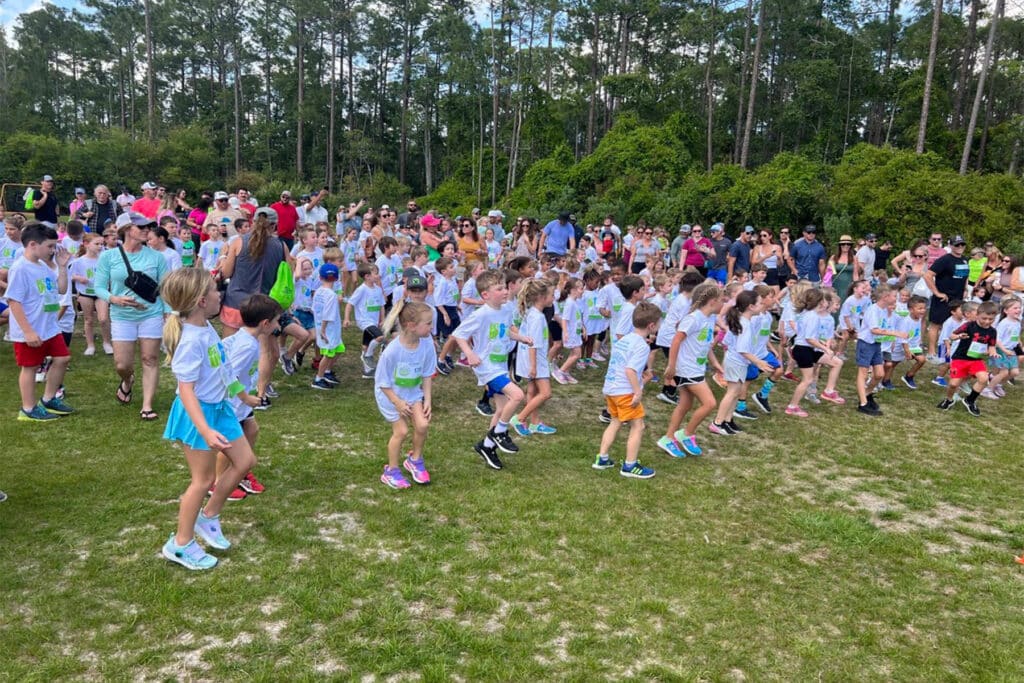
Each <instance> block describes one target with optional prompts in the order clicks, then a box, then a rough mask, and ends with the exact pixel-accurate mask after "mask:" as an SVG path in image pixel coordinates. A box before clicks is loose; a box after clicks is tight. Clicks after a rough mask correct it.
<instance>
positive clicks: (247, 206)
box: [238, 204, 256, 219]
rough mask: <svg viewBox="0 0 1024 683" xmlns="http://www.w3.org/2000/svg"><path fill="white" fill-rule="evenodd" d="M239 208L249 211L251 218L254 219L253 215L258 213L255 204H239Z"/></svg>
mask: <svg viewBox="0 0 1024 683" xmlns="http://www.w3.org/2000/svg"><path fill="white" fill-rule="evenodd" d="M238 208H239V209H245V210H246V211H248V212H249V218H250V219H252V217H253V216H255V215H256V205H255V204H239V205H238Z"/></svg>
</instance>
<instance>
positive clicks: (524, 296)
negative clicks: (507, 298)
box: [518, 278, 551, 318]
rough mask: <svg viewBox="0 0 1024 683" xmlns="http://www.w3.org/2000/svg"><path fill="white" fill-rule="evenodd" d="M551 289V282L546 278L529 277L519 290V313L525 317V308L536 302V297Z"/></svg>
mask: <svg viewBox="0 0 1024 683" xmlns="http://www.w3.org/2000/svg"><path fill="white" fill-rule="evenodd" d="M550 291H551V284H550V283H548V282H547V279H546V278H530V281H529V282H527V283H526V284H525V285H523V288H522V289H520V290H519V297H518V302H519V313H520V315H522V316H523V317H524V318H525V317H526V309H528V308H530V307H531V306H533V305H534V304H536V303H537V299H539V298H541V297H542V296H544V295H546V294H547V293H548V292H550Z"/></svg>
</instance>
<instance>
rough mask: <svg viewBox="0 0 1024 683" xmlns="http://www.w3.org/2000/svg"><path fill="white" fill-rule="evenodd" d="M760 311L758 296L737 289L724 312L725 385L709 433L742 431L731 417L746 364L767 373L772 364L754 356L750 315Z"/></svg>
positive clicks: (743, 378)
mask: <svg viewBox="0 0 1024 683" xmlns="http://www.w3.org/2000/svg"><path fill="white" fill-rule="evenodd" d="M760 312H761V297H759V296H758V295H757V294H756V293H754V292H749V291H745V292H740V293H739V294H737V295H736V303H735V304H734V305H733V307H732V308H730V309H729V312H728V313H726V318H725V325H726V328H727V330H728V331H729V332H730V333H731V337H732V339H731V340H730V341H731V343H729V347H728V349H727V350H726V352H725V363H724V366H725V368H724V372H723V373H722V374H723V375H725V381H726V383H727V388H726V391H725V396H723V397H722V402H721V403H719V404H718V413H717V414H716V416H715V420H714V421H713V422H712V423H711V424H709V425H708V430H709V431H711V433H712V434H719V435H721V436H733V435H734V434H739V433H740V432H742V431H743V430H742V429H740V428H739V426H737V424H736V422H735V420H733V410H735V408H736V402H737V401H738V400H739V397H740V391H741V390H742V389H743V383H744V382H746V380H747V366H748V365H750V364H751V363H753V364H754V365H756V366H757V367H758V368H760V369H761V371H762V372H770V371H771V369H772V368H771V366H770V365H768V363H766V362H764V361H763V360H761V359H760V358H758V357H757V356H756V355H754V351H755V348H754V333H755V330H754V325H753V324H752V323H751V318H753V317H754V316H755V315H757V314H758V313H760Z"/></svg>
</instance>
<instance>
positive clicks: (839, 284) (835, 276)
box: [825, 235, 854, 300]
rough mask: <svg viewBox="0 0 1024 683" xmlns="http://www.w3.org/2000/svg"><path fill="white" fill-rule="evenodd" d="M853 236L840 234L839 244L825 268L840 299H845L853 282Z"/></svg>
mask: <svg viewBox="0 0 1024 683" xmlns="http://www.w3.org/2000/svg"><path fill="white" fill-rule="evenodd" d="M853 270H854V258H853V238H852V237H850V236H849V235H842V236H840V238H839V246H838V247H836V253H834V254H833V255H832V258H830V259H829V260H828V266H827V267H826V269H825V272H826V274H827V273H831V274H832V288H833V289H834V290H836V294H838V295H839V298H840V299H843V300H845V299H846V297H847V296H849V295H850V285H851V284H853Z"/></svg>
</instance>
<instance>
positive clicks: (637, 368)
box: [601, 332, 651, 396]
mask: <svg viewBox="0 0 1024 683" xmlns="http://www.w3.org/2000/svg"><path fill="white" fill-rule="evenodd" d="M650 355H651V347H649V346H648V345H647V340H645V339H644V338H643V337H641V336H640V335H639V334H637V333H635V332H630V333H629V334H627V335H626V336H625V337H623V338H622V339H616V340H615V341H614V342H612V357H611V359H609V361H608V371H607V372H606V373H605V376H604V386H603V387H602V389H601V391H602V392H603V393H604V395H605V396H625V395H627V394H630V395H631V394H632V393H633V385H632V384H630V383H629V378H628V377H626V370H629V369H632V370H633V371H634V372H636V376H637V380H639V382H640V385H641V386H643V375H644V368H646V367H647V358H648V356H650Z"/></svg>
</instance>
